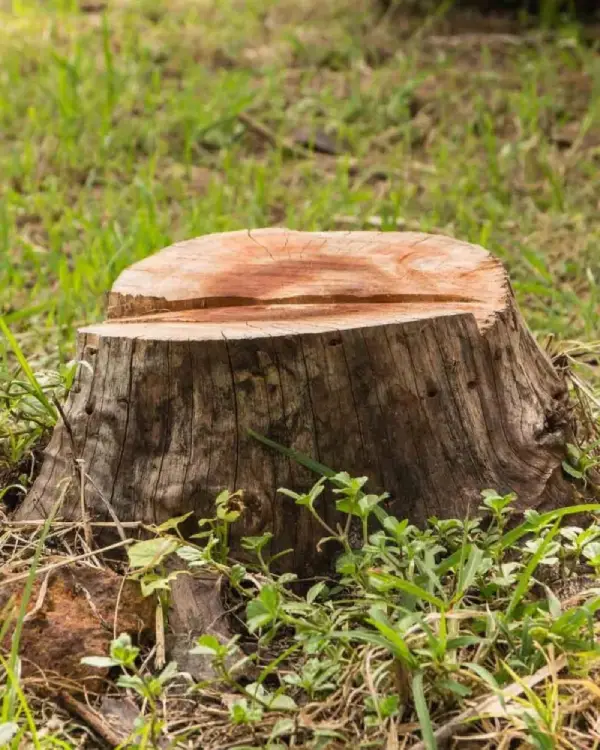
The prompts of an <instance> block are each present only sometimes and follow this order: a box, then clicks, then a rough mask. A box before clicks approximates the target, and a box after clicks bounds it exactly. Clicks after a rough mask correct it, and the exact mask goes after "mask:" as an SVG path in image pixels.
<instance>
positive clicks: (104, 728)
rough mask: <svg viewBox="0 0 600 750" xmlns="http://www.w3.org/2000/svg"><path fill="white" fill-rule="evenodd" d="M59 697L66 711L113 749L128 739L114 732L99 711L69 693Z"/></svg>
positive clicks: (61, 694)
mask: <svg viewBox="0 0 600 750" xmlns="http://www.w3.org/2000/svg"><path fill="white" fill-rule="evenodd" d="M59 697H60V700H61V702H62V703H63V705H64V706H65V708H66V709H68V710H69V711H70V712H71V713H72V714H75V716H77V717H78V718H80V719H81V720H82V721H84V722H85V723H86V724H87V725H88V726H89V727H91V729H93V730H94V732H95V733H96V734H97V735H98V736H99V737H102V739H103V740H105V741H106V742H107V743H108V744H109V745H110V746H111V747H118V746H119V745H121V744H122V743H123V742H124V741H125V740H126V739H127V735H125V734H121V732H117V731H116V730H114V729H113V728H112V727H111V726H110V724H109V723H108V722H107V721H106V720H105V719H104V717H103V716H102V714H100V713H98V711H95V710H94V709H93V708H90V707H89V706H86V705H85V703H81V702H80V701H78V700H77V699H76V698H73V696H72V695H69V693H65V692H61V693H60V696H59Z"/></svg>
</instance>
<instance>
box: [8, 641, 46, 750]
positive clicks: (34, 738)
mask: <svg viewBox="0 0 600 750" xmlns="http://www.w3.org/2000/svg"><path fill="white" fill-rule="evenodd" d="M0 664H2V667H3V669H4V670H5V672H6V675H7V677H8V681H9V682H10V684H11V687H12V689H13V690H14V691H15V693H16V694H17V697H18V699H19V703H20V704H21V709H22V711H23V713H24V714H25V718H26V719H27V725H28V726H29V731H30V732H31V742H32V743H33V746H34V748H35V750H41V747H42V746H41V744H40V740H39V737H38V733H37V728H36V726H35V721H34V719H33V715H32V713H31V710H30V708H29V703H28V702H27V698H26V697H25V693H24V692H23V690H22V688H21V685H20V684H19V679H18V677H17V675H16V674H15V670H14V668H13V667H11V665H10V664H9V663H8V661H7V660H6V659H5V658H4V657H3V656H2V655H0Z"/></svg>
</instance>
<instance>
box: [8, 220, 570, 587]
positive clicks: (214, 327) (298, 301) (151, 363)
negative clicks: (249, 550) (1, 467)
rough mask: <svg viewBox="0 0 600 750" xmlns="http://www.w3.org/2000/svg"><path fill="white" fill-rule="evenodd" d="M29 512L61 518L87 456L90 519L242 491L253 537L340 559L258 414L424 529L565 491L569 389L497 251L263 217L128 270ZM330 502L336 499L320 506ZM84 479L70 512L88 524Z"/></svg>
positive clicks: (172, 508)
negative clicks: (63, 482)
mask: <svg viewBox="0 0 600 750" xmlns="http://www.w3.org/2000/svg"><path fill="white" fill-rule="evenodd" d="M79 356H80V358H82V359H84V360H85V361H87V362H88V363H90V364H91V368H86V367H82V368H81V369H80V374H79V379H78V381H77V383H76V385H75V387H74V388H73V390H72V392H71V394H70V396H69V400H68V403H67V405H66V410H65V411H66V418H67V423H68V427H65V426H64V425H59V426H58V427H57V428H56V431H55V433H54V436H53V438H52V441H51V443H50V445H49V447H48V450H47V457H46V460H45V462H44V465H43V469H42V472H41V474H40V476H39V478H38V479H37V481H36V483H35V486H34V487H33V489H32V491H31V493H30V494H29V496H28V497H27V498H26V500H25V501H24V503H23V505H22V507H21V508H20V510H19V511H18V516H19V517H20V518H35V517H40V516H44V515H45V514H46V513H47V512H48V510H49V509H50V508H51V507H52V504H53V502H54V500H55V495H56V492H55V491H56V487H57V484H58V482H59V481H60V479H62V478H63V477H64V476H65V475H66V474H68V473H69V472H71V471H72V470H73V468H72V467H73V465H74V459H81V460H83V462H84V466H85V471H86V472H87V474H88V476H89V478H90V480H91V481H88V482H87V485H86V502H87V509H88V513H90V514H91V515H93V516H95V517H97V518H99V519H103V518H104V519H107V520H110V517H109V512H108V510H107V507H108V506H111V507H112V508H113V509H114V512H115V513H116V514H117V516H118V517H119V518H120V520H121V521H130V520H141V521H144V522H148V523H156V522H162V521H164V520H165V519H168V518H169V517H172V516H176V515H180V514H182V513H185V512H187V511H194V512H195V513H196V514H197V515H198V516H200V517H205V516H209V515H211V514H212V513H213V510H214V505H213V504H214V498H215V496H216V495H217V493H218V492H220V491H221V490H223V489H225V488H228V489H230V490H235V489H238V488H242V489H243V490H244V491H245V494H244V499H243V502H244V506H245V511H244V513H243V515H242V518H241V520H240V521H239V522H238V523H237V524H235V525H234V526H233V527H232V540H231V541H232V546H233V548H234V549H235V550H237V549H239V540H240V537H241V536H245V535H250V534H260V533H262V532H265V531H271V532H273V534H274V539H273V544H272V551H273V552H276V551H279V550H282V549H287V548H292V549H293V553H292V554H291V555H288V556H287V557H284V558H283V563H284V565H285V566H286V567H287V568H288V569H292V570H296V571H302V572H303V573H305V574H307V573H310V572H314V571H317V570H321V569H323V568H324V567H326V566H327V564H328V562H329V560H328V559H327V558H328V550H327V548H326V547H325V548H324V549H322V550H321V551H320V552H318V551H317V549H316V543H317V541H318V540H319V538H320V537H321V536H322V529H321V528H320V527H319V526H318V525H317V524H316V522H315V521H314V520H313V519H312V518H311V517H310V516H309V514H308V513H306V512H305V511H304V510H303V509H302V508H299V507H297V506H296V505H295V504H294V503H293V501H291V500H290V499H289V498H287V497H284V496H282V495H278V494H277V488H278V487H282V486H284V487H290V488H295V489H297V490H298V489H301V488H306V487H308V486H310V485H311V484H312V483H313V482H314V481H315V479H316V477H315V476H314V475H311V474H310V473H309V472H308V471H307V470H305V469H303V468H302V467H300V466H298V465H297V464H296V463H294V462H293V461H291V460H289V459H288V458H286V457H285V456H283V455H281V454H279V453H277V452H276V451H272V450H270V449H268V448H266V447H265V446H264V445H263V444H261V443H260V442H258V441H257V440H256V439H254V438H252V437H250V436H249V434H248V429H249V428H251V429H253V430H255V431H256V432H258V433H262V434H264V435H266V436H268V437H270V438H272V439H273V440H276V441H277V442H279V443H282V444H284V445H286V446H289V447H292V448H295V449H297V450H299V451H301V452H303V453H305V454H308V455H310V456H312V457H313V458H315V459H317V460H318V461H320V462H321V463H323V464H326V465H327V466H329V467H332V468H334V469H336V470H345V471H348V472H349V473H350V474H353V475H355V476H361V475H366V476H368V477H369V478H370V483H369V485H368V487H369V489H370V491H377V490H379V491H381V490H384V489H385V490H387V491H388V492H389V493H390V495H391V499H390V501H389V509H390V510H391V511H392V512H394V513H395V514H396V515H398V516H399V517H408V518H409V519H410V520H411V521H412V522H416V523H423V522H424V521H425V520H426V519H427V518H428V517H429V516H432V515H436V516H438V517H450V516H463V517H464V516H465V515H466V514H467V513H471V514H473V513H474V512H475V511H476V508H477V506H478V505H479V502H480V492H481V490H483V489H486V488H494V489H497V490H498V491H501V492H507V491H515V492H516V493H518V495H519V501H520V503H521V505H522V506H523V507H530V508H540V507H545V508H547V507H553V506H556V505H559V504H565V503H568V502H569V498H568V491H567V490H566V484H565V483H564V480H563V478H562V474H561V468H560V465H561V460H562V457H563V446H564V442H565V435H564V431H565V429H566V413H567V406H568V404H567V391H566V387H565V383H564V382H563V379H562V377H561V376H560V375H559V374H558V373H557V372H556V371H555V370H554V369H553V367H552V365H551V363H550V361H549V360H548V358H547V357H546V355H545V354H544V353H543V352H542V351H541V350H540V349H539V348H538V346H537V345H536V343H535V341H534V339H533V338H532V336H531V334H530V333H529V331H528V330H527V328H526V327H525V325H524V323H523V321H522V319H521V316H520V315H519V313H518V311H517V308H516V304H515V299H514V296H513V293H512V290H511V287H510V283H509V280H508V277H507V274H506V272H505V270H504V268H503V266H502V265H501V263H500V262H499V261H498V260H497V259H495V258H494V257H492V256H491V255H490V254H489V253H488V252H487V251H486V250H484V249H483V248H481V247H478V246H475V245H470V244H467V243H464V242H458V241H456V240H454V239H450V238H447V237H439V236H432V235H428V234H415V233H379V232H331V233H308V232H294V231H290V230H287V229H263V230H256V231H243V232H231V233H227V234H216V235H209V236H206V237H200V238H198V239H193V240H190V241H188V242H182V243H179V244H176V245H173V246H172V247H169V248H167V249H166V250H163V251H162V252H160V253H158V254H156V255H153V256H150V257H148V258H146V259H145V260H143V261H141V262H140V263H136V264H135V265H133V266H132V267H131V268H129V269H127V270H126V271H124V272H123V273H122V274H121V276H120V277H119V279H118V280H117V281H116V283H115V285H114V287H113V289H112V292H111V293H110V297H109V303H108V320H107V321H106V322H104V323H102V324H99V325H93V326H89V327H87V328H84V329H83V330H81V331H80V334H79ZM322 500H323V502H322V506H321V508H320V511H321V513H322V514H323V516H324V517H325V518H326V519H327V520H328V521H329V523H330V524H334V523H335V521H336V515H335V508H334V504H333V503H332V502H331V500H329V501H328V500H327V499H326V498H322ZM80 513H81V509H80V503H79V498H78V497H77V492H75V491H74V492H73V496H72V497H71V498H69V499H68V500H67V502H66V503H65V505H64V507H63V509H62V515H63V516H66V517H67V518H78V517H79V515H80Z"/></svg>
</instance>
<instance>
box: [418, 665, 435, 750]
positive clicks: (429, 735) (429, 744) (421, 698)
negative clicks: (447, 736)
mask: <svg viewBox="0 0 600 750" xmlns="http://www.w3.org/2000/svg"><path fill="white" fill-rule="evenodd" d="M412 693H413V700H414V702H415V711H416V712H417V716H418V717H419V724H420V725H421V735H422V737H423V744H424V745H425V747H426V748H427V750H437V742H436V739H435V733H434V731H433V725H432V723H431V716H430V715H429V708H428V706H427V699H426V697H425V689H424V687H423V673H422V672H419V673H418V674H416V675H415V676H414V677H413V680H412Z"/></svg>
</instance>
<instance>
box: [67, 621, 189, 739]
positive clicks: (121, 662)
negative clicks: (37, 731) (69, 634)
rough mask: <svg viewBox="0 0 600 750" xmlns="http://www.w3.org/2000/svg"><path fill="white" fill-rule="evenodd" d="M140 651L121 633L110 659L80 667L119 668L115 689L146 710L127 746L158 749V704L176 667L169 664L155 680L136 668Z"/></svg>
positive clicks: (92, 658)
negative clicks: (133, 697)
mask: <svg viewBox="0 0 600 750" xmlns="http://www.w3.org/2000/svg"><path fill="white" fill-rule="evenodd" d="M139 653H140V650H139V648H137V647H136V646H134V645H133V644H132V642H131V637H130V636H129V635H128V634H127V633H122V634H121V635H120V636H119V637H118V638H115V639H114V640H113V641H112V642H111V644H110V652H109V656H85V657H83V658H82V660H81V662H82V664H88V665H89V666H90V667H98V668H101V669H107V668H108V669H112V668H118V669H120V670H121V672H122V674H121V675H120V676H119V678H118V679H117V686H118V687H121V688H124V689H126V690H132V691H133V692H134V693H136V694H137V695H138V696H139V697H140V698H141V699H142V700H143V702H144V705H145V706H147V710H146V711H143V712H141V713H140V716H139V717H138V719H137V720H136V722H135V726H134V731H133V733H132V736H131V738H130V741H128V743H127V745H126V746H127V747H128V748H131V749H132V750H133V749H134V748H135V749H137V748H139V750H142V749H143V748H152V747H159V746H160V734H161V730H162V727H163V722H162V721H161V719H160V718H159V712H158V701H159V699H160V698H161V697H162V695H163V693H164V690H165V688H166V686H167V685H168V683H169V682H170V681H171V680H172V679H173V678H174V677H176V676H177V664H176V663H175V662H170V663H169V664H167V666H166V667H165V668H164V669H163V670H162V671H161V672H160V674H158V675H157V676H156V677H152V676H147V675H146V674H144V673H142V672H141V671H140V670H139V669H138V668H137V666H136V663H137V659H138V656H139Z"/></svg>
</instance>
